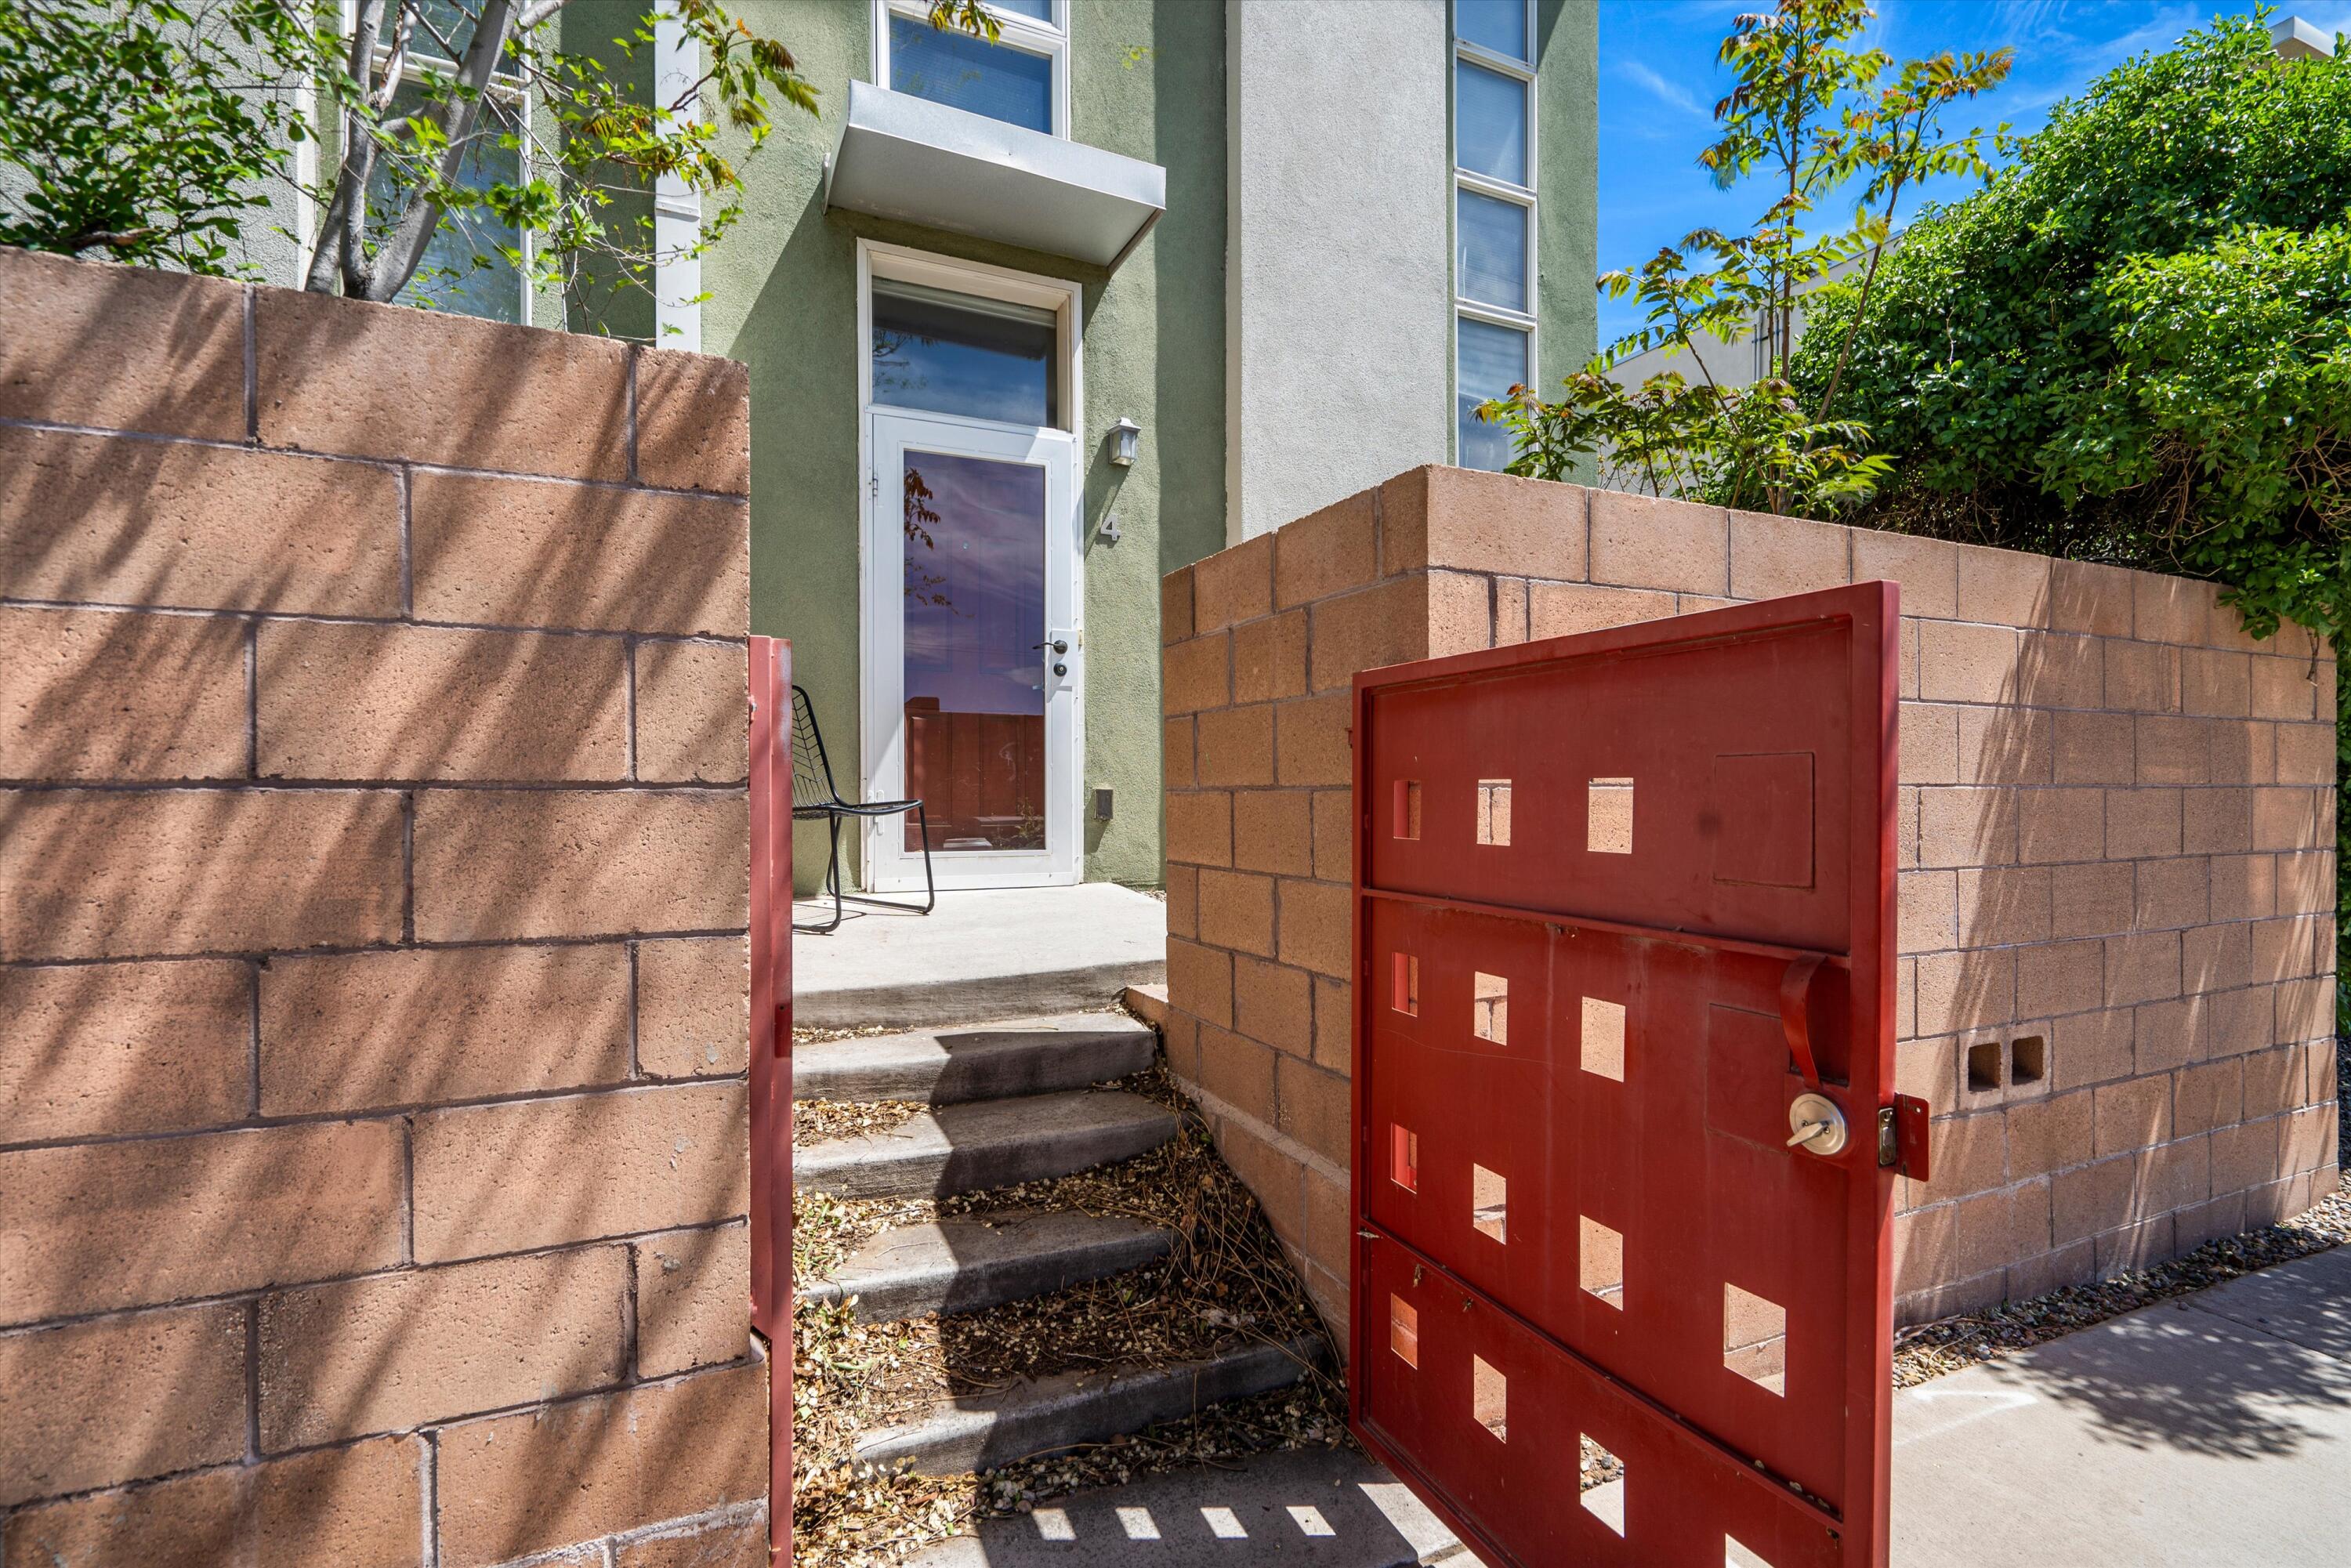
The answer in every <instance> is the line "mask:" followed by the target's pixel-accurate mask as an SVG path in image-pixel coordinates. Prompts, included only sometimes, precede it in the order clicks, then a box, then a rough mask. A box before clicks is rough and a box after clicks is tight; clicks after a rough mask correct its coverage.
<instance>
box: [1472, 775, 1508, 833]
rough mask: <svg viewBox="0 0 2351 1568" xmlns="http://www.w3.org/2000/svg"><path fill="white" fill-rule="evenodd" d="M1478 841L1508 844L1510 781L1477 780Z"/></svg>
mask: <svg viewBox="0 0 2351 1568" xmlns="http://www.w3.org/2000/svg"><path fill="white" fill-rule="evenodd" d="M1478 841H1479V843H1481V844H1501V845H1508V844H1509V843H1510V780H1509V779H1479V780H1478Z"/></svg>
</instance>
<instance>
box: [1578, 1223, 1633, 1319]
mask: <svg viewBox="0 0 2351 1568" xmlns="http://www.w3.org/2000/svg"><path fill="white" fill-rule="evenodd" d="M1575 1218H1576V1219H1577V1221H1578V1223H1579V1227H1580V1228H1579V1230H1578V1232H1577V1236H1576V1265H1577V1270H1578V1276H1579V1282H1580V1283H1581V1284H1582V1285H1583V1288H1584V1290H1585V1291H1588V1292H1589V1293H1591V1294H1592V1295H1594V1296H1597V1297H1599V1298H1600V1299H1601V1300H1602V1301H1605V1302H1606V1303H1608V1305H1610V1306H1612V1307H1614V1308H1615V1309H1616V1310H1617V1311H1618V1312H1623V1311H1624V1310H1625V1238H1624V1235H1623V1233H1621V1232H1619V1231H1614V1230H1611V1229H1610V1228H1608V1227H1606V1226H1604V1225H1603V1224H1601V1223H1600V1221H1598V1220H1596V1219H1594V1218H1592V1216H1590V1215H1588V1214H1579V1215H1577V1216H1576V1217H1575Z"/></svg>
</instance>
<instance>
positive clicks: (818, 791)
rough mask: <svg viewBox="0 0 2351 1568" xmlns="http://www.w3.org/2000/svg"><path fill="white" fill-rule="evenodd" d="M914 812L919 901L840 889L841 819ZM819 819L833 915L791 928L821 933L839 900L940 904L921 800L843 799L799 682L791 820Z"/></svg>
mask: <svg viewBox="0 0 2351 1568" xmlns="http://www.w3.org/2000/svg"><path fill="white" fill-rule="evenodd" d="M907 811H912V812H914V827H915V831H917V832H919V833H921V835H922V838H923V883H924V889H925V891H924V894H923V906H922V908H920V909H915V908H914V905H913V904H898V903H894V902H893V901H891V900H889V899H884V898H874V897H872V896H870V895H867V894H854V893H852V894H844V893H842V892H841V819H842V818H843V817H855V818H860V819H864V818H872V817H895V816H899V815H901V814H903V813H904V812H907ZM820 817H821V818H823V819H824V823H825V829H826V831H827V832H828V833H829V834H830V835H831V840H832V853H831V861H830V862H829V863H828V864H827V865H826V866H825V869H824V884H825V887H826V888H827V889H828V890H830V891H831V894H832V918H831V920H830V921H827V922H826V923H824V924H823V925H800V924H799V923H798V922H794V923H793V925H792V929H793V930H795V931H806V932H810V933H811V934H815V935H821V934H823V933H824V932H827V931H831V930H832V929H833V928H834V927H836V926H838V925H840V924H841V901H842V900H843V899H844V898H846V899H847V900H848V901H849V902H851V903H852V904H874V905H876V906H878V907H880V908H883V909H904V910H908V911H911V912H912V913H914V914H916V915H928V914H929V913H930V912H931V911H932V910H933V909H935V908H936V907H938V902H939V883H938V878H937V876H936V875H935V874H934V873H933V872H932V870H931V821H930V818H929V817H927V816H925V814H924V811H923V803H922V802H921V801H920V800H867V801H863V802H859V801H855V800H842V799H841V789H840V787H839V786H837V785H835V784H834V783H833V781H832V759H831V758H829V757H827V756H826V755H825V750H824V735H823V732H822V731H820V730H819V729H818V728H817V727H816V709H815V708H814V707H812V706H810V704H809V695H808V693H807V692H805V691H802V690H801V689H800V688H799V686H794V687H793V688H792V821H795V822H813V821H816V820H817V819H818V818H820Z"/></svg>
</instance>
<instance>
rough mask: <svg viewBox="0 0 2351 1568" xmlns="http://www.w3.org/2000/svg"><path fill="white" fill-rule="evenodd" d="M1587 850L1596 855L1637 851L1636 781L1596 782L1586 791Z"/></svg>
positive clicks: (1584, 845) (1584, 832)
mask: <svg viewBox="0 0 2351 1568" xmlns="http://www.w3.org/2000/svg"><path fill="white" fill-rule="evenodd" d="M1583 847H1584V848H1585V849H1586V850H1588V851H1590V852H1592V853H1593V854H1595V855H1629V854H1631V853H1632V852H1633V781H1632V780H1631V779H1593V780H1591V781H1590V782H1589V783H1588V784H1586V785H1585V786H1584V791H1583Z"/></svg>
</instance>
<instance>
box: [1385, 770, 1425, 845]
mask: <svg viewBox="0 0 2351 1568" xmlns="http://www.w3.org/2000/svg"><path fill="white" fill-rule="evenodd" d="M1391 815H1392V816H1393V817H1394V819H1395V820H1394V821H1393V822H1392V823H1391V824H1390V826H1389V829H1388V833H1389V836H1390V837H1392V838H1398V839H1416V838H1418V837H1420V781H1419V780H1418V779H1397V780H1396V781H1395V808H1394V810H1393V811H1392V812H1391Z"/></svg>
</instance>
